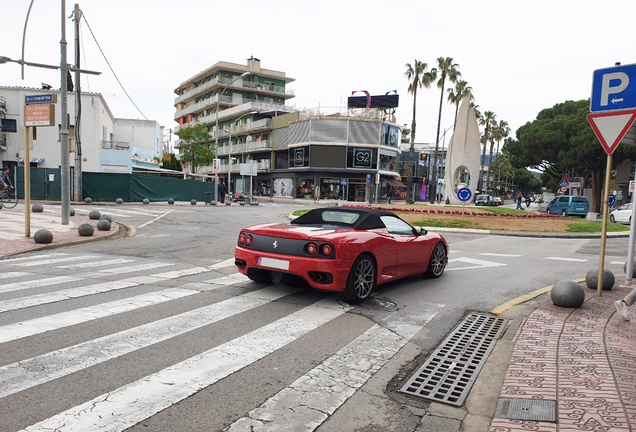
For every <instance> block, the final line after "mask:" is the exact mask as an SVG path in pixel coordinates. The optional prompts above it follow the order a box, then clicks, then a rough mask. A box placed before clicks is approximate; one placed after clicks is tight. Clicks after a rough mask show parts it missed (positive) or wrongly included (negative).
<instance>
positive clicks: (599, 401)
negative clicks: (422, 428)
mask: <svg viewBox="0 0 636 432" xmlns="http://www.w3.org/2000/svg"><path fill="white" fill-rule="evenodd" d="M622 281H623V279H622V278H621V279H620V280H619V278H617V285H616V286H615V287H614V289H613V290H612V291H604V292H603V296H602V297H597V296H596V290H592V289H588V288H587V287H586V286H585V285H583V286H584V289H585V291H586V301H585V303H584V304H583V306H581V307H580V308H577V309H568V308H561V307H558V306H554V305H553V304H552V301H550V300H548V301H547V302H546V303H545V304H543V305H542V306H541V307H539V308H537V309H536V310H535V311H534V312H533V313H532V314H531V315H530V316H529V317H528V318H527V319H526V320H525V321H524V323H523V324H522V325H521V326H520V328H519V329H518V331H517V334H516V335H515V347H514V350H513V354H512V357H511V358H510V364H509V367H508V371H507V373H506V378H505V381H504V385H503V387H502V389H501V395H500V397H505V398H522V399H545V400H554V401H556V403H557V418H558V421H557V423H551V422H539V421H522V420H509V419H501V418H494V419H493V421H492V423H491V426H490V432H516V431H519V432H521V431H536V432H544V431H545V432H566V431H568V432H569V431H572V432H574V431H593V432H609V431H612V432H613V431H617V432H620V431H631V430H632V428H633V426H632V425H636V344H635V343H634V342H635V339H636V316H634V319H633V320H632V321H630V322H626V321H623V320H622V319H621V318H620V317H619V316H618V315H617V314H616V313H615V312H616V311H615V309H614V305H613V302H614V301H615V300H617V299H620V298H623V297H624V296H625V295H626V294H627V293H628V292H629V291H630V290H631V289H632V287H629V286H619V285H618V283H619V282H622ZM633 312H636V311H633Z"/></svg>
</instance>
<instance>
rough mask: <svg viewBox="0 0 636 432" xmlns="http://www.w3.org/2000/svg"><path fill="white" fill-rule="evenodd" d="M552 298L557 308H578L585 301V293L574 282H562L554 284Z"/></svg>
mask: <svg viewBox="0 0 636 432" xmlns="http://www.w3.org/2000/svg"><path fill="white" fill-rule="evenodd" d="M550 298H551V299H552V303H554V304H555V305H556V306H561V307H564V308H577V307H579V306H581V305H582V304H583V302H584V301H585V291H584V290H583V287H582V286H581V285H579V284H577V283H576V282H574V281H571V280H562V281H560V282H557V283H555V284H554V287H552V291H551V292H550Z"/></svg>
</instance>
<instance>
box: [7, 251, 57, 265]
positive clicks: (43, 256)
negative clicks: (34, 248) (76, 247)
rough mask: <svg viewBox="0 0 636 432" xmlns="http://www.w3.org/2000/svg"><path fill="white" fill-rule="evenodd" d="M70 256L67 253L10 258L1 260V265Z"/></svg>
mask: <svg viewBox="0 0 636 432" xmlns="http://www.w3.org/2000/svg"><path fill="white" fill-rule="evenodd" d="M65 255H68V254H65V253H50V254H41V255H36V256H28V257H20V258H8V259H3V260H0V264H10V265H11V264H13V263H14V262H19V261H28V260H34V259H35V260H37V259H40V258H50V257H54V256H65Z"/></svg>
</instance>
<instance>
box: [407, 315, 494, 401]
mask: <svg viewBox="0 0 636 432" xmlns="http://www.w3.org/2000/svg"><path fill="white" fill-rule="evenodd" d="M505 322H506V320H505V319H504V318H498V317H491V316H486V315H478V314H470V315H468V316H467V317H466V318H464V321H462V322H461V323H460V324H459V325H458V326H457V327H456V328H455V330H453V332H452V333H451V334H450V335H448V337H447V338H446V339H445V340H444V342H442V344H441V345H440V346H439V347H438V348H437V349H436V350H435V351H434V352H433V354H431V355H430V356H429V357H428V359H426V362H425V363H424V364H423V365H422V367H421V368H420V369H419V370H418V371H417V372H416V373H415V375H413V377H412V378H411V379H410V380H409V381H408V382H407V383H406V384H404V386H402V388H401V389H400V392H402V393H408V394H412V395H414V396H420V397H423V398H426V399H431V400H434V401H436V402H444V403H447V404H451V405H456V406H461V405H462V404H463V403H464V400H465V399H466V396H467V395H468V392H469V391H470V388H471V387H472V385H473V383H474V382H475V379H476V378H477V375H478V374H479V371H480V370H481V368H482V366H483V364H484V362H485V361H486V359H487V358H488V355H489V354H490V351H492V349H493V347H494V346H495V343H496V342H497V339H498V338H499V336H500V334H501V332H502V330H503V325H504V323H505Z"/></svg>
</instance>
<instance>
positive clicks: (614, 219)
mask: <svg viewBox="0 0 636 432" xmlns="http://www.w3.org/2000/svg"><path fill="white" fill-rule="evenodd" d="M610 222H614V223H615V222H616V218H615V217H614V215H610Z"/></svg>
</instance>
